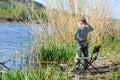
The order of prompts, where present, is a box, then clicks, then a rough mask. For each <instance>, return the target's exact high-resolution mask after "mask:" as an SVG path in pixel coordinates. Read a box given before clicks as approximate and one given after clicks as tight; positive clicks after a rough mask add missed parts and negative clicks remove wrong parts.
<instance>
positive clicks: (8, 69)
mask: <svg viewBox="0 0 120 80" xmlns="http://www.w3.org/2000/svg"><path fill="white" fill-rule="evenodd" d="M0 64H1V65H2V66H3V67H5V68H6V69H7V70H10V68H8V67H7V66H5V65H4V63H2V62H0Z"/></svg>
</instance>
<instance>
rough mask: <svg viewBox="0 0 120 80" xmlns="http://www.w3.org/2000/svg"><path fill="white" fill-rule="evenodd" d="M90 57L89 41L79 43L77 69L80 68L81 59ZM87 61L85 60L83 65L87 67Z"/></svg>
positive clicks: (76, 58) (76, 57) (76, 60)
mask: <svg viewBox="0 0 120 80" xmlns="http://www.w3.org/2000/svg"><path fill="white" fill-rule="evenodd" d="M82 56H84V57H88V43H87V41H84V42H79V43H77V48H76V56H75V68H79V66H80V60H79V58H80V57H82ZM86 63H87V60H83V62H82V64H83V65H86Z"/></svg>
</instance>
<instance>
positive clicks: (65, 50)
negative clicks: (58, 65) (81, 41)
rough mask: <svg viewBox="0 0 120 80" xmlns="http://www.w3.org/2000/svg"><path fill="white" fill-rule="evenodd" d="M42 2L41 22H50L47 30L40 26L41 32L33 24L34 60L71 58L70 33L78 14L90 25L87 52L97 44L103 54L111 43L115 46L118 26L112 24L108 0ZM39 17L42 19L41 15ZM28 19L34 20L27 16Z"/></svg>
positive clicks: (71, 59)
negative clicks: (34, 40) (49, 27)
mask: <svg viewBox="0 0 120 80" xmlns="http://www.w3.org/2000/svg"><path fill="white" fill-rule="evenodd" d="M43 2H44V3H45V4H46V9H45V14H46V15H47V16H46V17H47V19H48V20H47V23H44V24H49V25H51V30H48V29H47V28H48V26H47V25H44V26H43V29H42V30H43V33H44V34H40V33H41V32H40V31H39V28H40V27H38V26H35V25H34V26H33V30H34V31H35V34H36V43H35V44H33V47H32V48H33V50H34V47H35V46H37V48H36V50H35V52H34V55H35V56H37V60H39V61H54V60H55V61H57V62H61V61H63V62H64V61H65V62H66V61H67V62H68V63H70V62H72V61H73V58H74V55H75V40H74V37H73V34H74V31H75V29H76V28H77V20H78V18H80V17H85V18H86V19H87V21H88V23H89V24H90V25H91V26H93V28H94V31H93V32H92V33H90V34H89V37H88V42H89V45H90V48H89V50H90V52H91V50H92V49H93V46H94V45H97V44H100V45H102V50H101V51H102V53H103V54H106V53H108V52H109V51H111V50H112V49H111V47H112V46H115V47H118V46H117V44H118V42H119V41H120V36H119V31H120V29H119V27H115V26H114V21H113V19H112V18H111V14H110V13H111V12H110V10H109V0H106V1H99V0H80V1H79V0H65V1H62V0H54V1H51V0H47V1H43ZM93 5H94V6H93ZM33 12H34V10H33ZM38 18H39V17H38ZM39 19H41V18H39ZM41 21H43V22H44V20H42V19H41ZM31 23H33V24H34V23H35V22H34V21H33V20H32V19H31ZM34 45H35V46H34ZM107 49H109V51H108V50H107Z"/></svg>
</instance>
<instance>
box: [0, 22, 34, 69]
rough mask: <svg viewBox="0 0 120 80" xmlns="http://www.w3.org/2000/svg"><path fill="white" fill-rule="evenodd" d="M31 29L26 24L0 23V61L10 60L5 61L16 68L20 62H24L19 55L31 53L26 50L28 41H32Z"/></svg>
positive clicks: (7, 64)
mask: <svg viewBox="0 0 120 80" xmlns="http://www.w3.org/2000/svg"><path fill="white" fill-rule="evenodd" d="M31 31H32V29H31V27H30V25H27V24H20V23H0V62H4V61H7V60H11V61H8V62H6V63H5V65H6V66H8V67H10V68H11V67H12V68H13V67H14V68H18V67H20V66H19V65H20V64H21V63H25V60H24V59H21V57H20V56H22V54H23V55H25V56H30V55H31V54H30V53H29V51H28V46H30V45H31V44H29V43H32V35H31V33H30V32H31ZM28 34H29V37H28ZM0 66H1V65H0Z"/></svg>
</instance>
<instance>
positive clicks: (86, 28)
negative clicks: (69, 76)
mask: <svg viewBox="0 0 120 80" xmlns="http://www.w3.org/2000/svg"><path fill="white" fill-rule="evenodd" d="M91 31H93V28H92V27H91V26H90V25H88V23H87V21H86V19H85V18H83V17H82V18H80V19H78V28H77V29H76V31H75V33H74V38H75V40H76V42H77V48H76V56H75V66H74V68H73V69H72V72H74V71H77V70H78V68H79V66H80V60H79V58H80V57H81V56H82V52H83V56H84V57H88V43H87V36H88V33H89V32H91ZM86 62H87V61H85V60H84V61H83V65H86Z"/></svg>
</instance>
